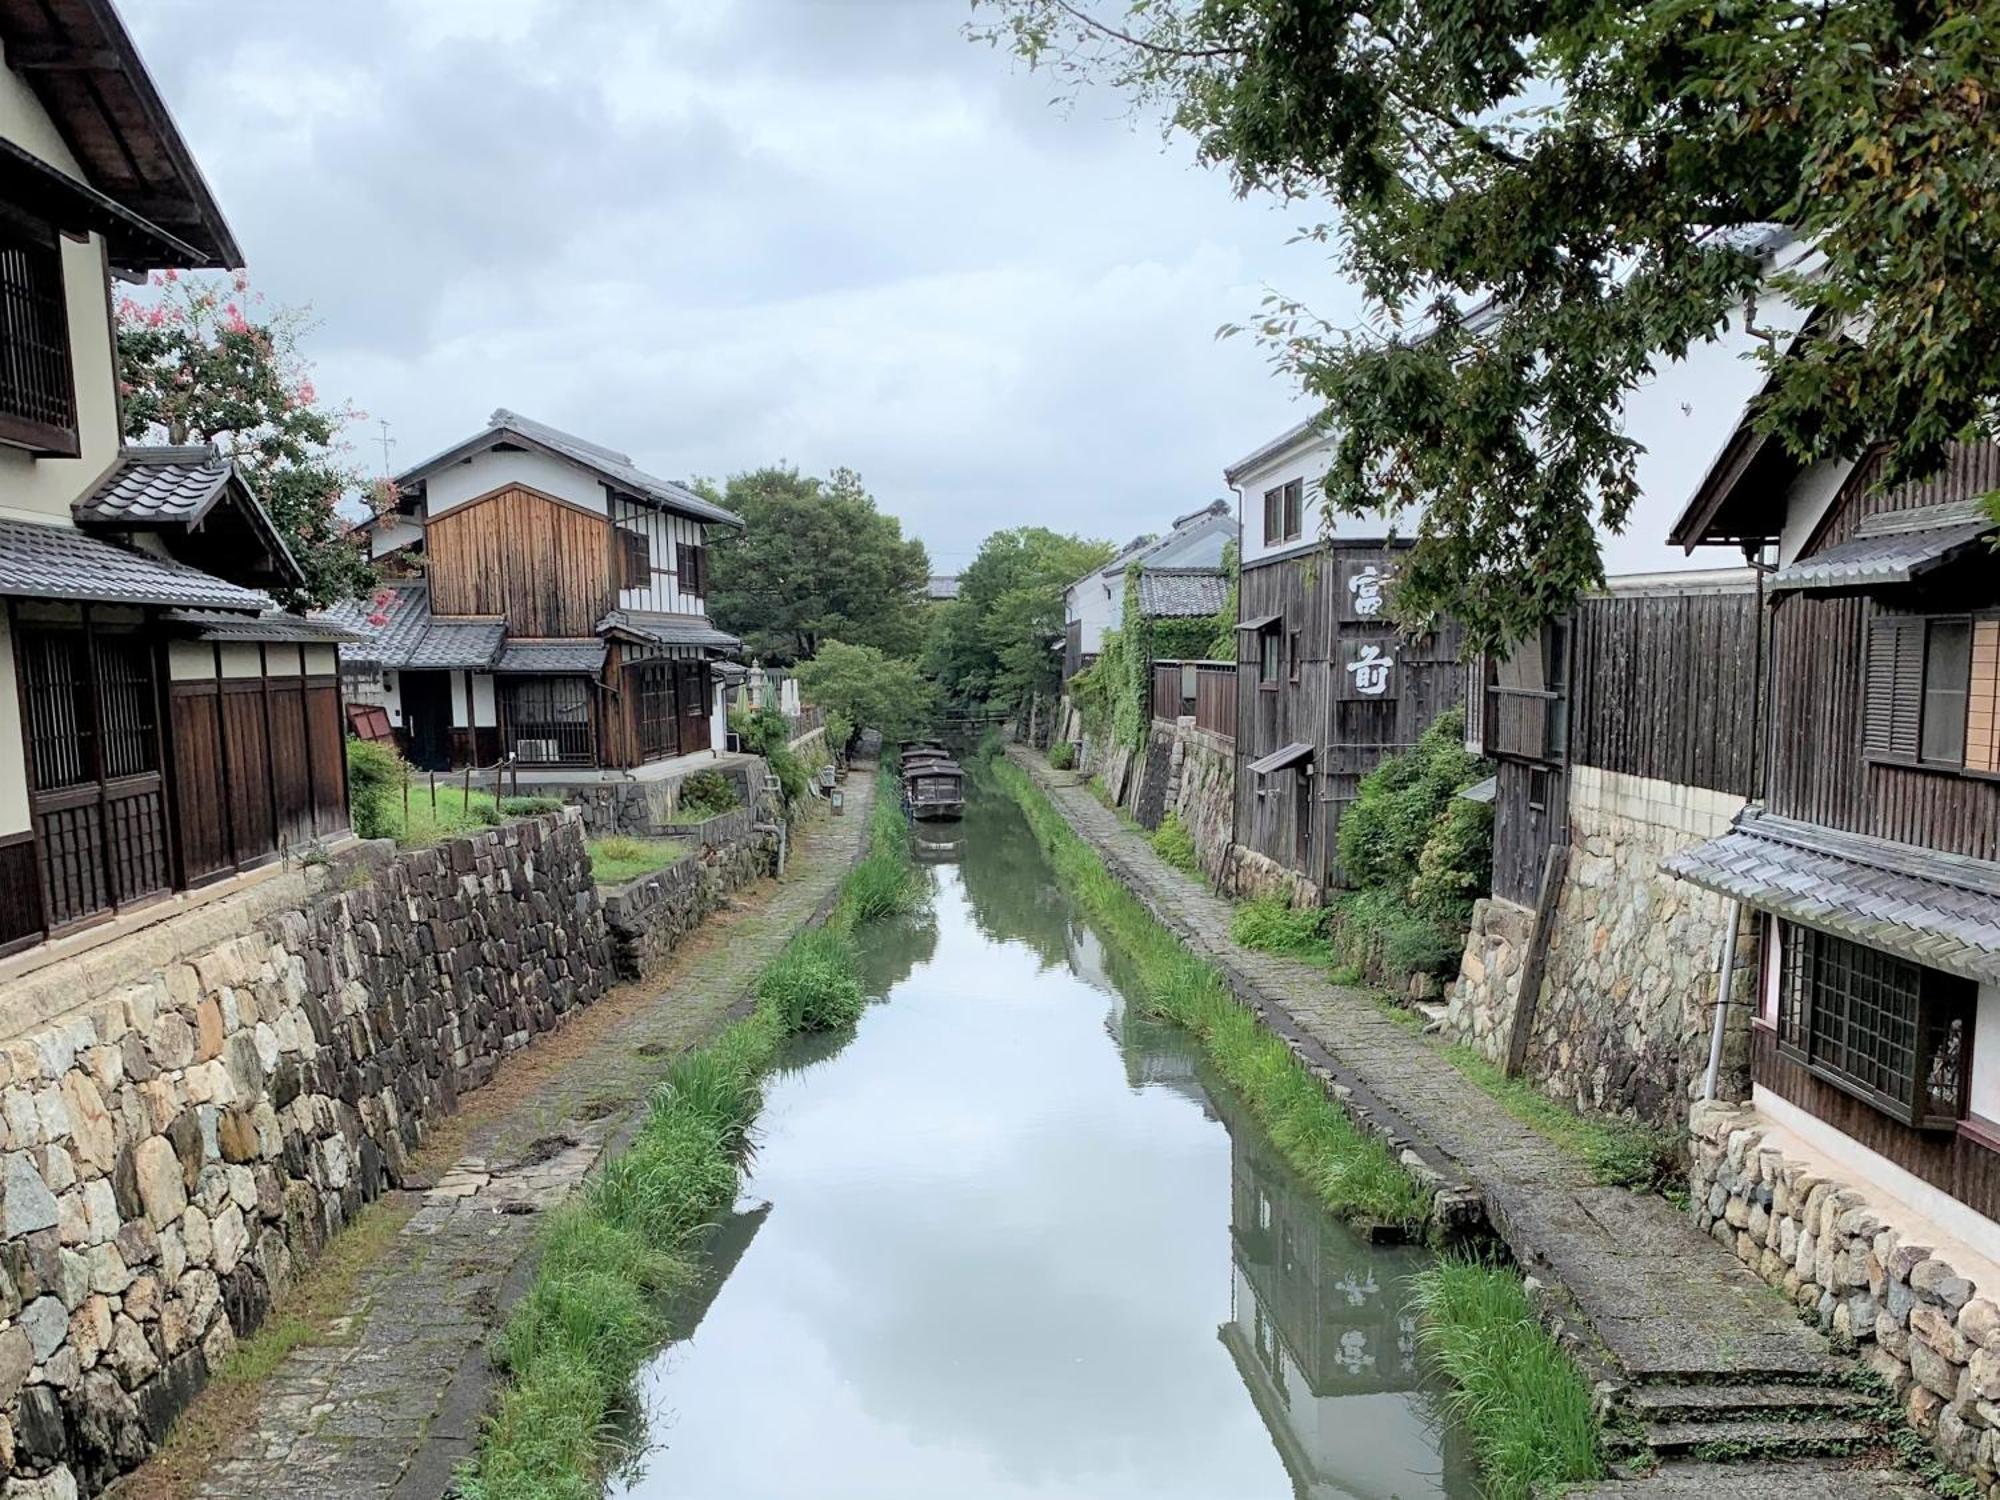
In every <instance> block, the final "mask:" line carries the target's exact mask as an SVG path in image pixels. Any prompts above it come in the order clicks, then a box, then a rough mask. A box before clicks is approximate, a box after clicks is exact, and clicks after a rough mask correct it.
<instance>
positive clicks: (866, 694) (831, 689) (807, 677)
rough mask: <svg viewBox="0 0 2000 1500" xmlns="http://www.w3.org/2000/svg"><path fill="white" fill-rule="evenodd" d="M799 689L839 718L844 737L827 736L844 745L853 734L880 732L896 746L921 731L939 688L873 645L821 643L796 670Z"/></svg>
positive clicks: (913, 665) (905, 661)
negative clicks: (844, 731) (859, 731)
mask: <svg viewBox="0 0 2000 1500" xmlns="http://www.w3.org/2000/svg"><path fill="white" fill-rule="evenodd" d="M794 670H795V671H796V673H797V676H798V679H799V687H800V688H801V689H802V690H803V691H804V692H805V695H806V696H807V697H808V698H810V699H811V700H812V701H813V702H814V703H816V704H818V705H819V706H820V707H821V708H823V709H825V710H826V711H827V714H828V716H829V722H831V720H832V718H833V717H834V716H838V718H839V720H840V721H841V723H842V724H844V725H845V726H846V730H847V732H846V733H845V734H839V735H836V736H831V737H832V738H836V739H838V740H839V742H840V743H842V744H845V743H846V742H847V739H848V736H849V735H851V734H852V733H853V732H854V731H855V730H857V729H875V730H879V731H881V735H882V738H883V739H884V740H885V741H887V742H889V743H891V744H897V743H900V742H902V741H904V740H907V739H910V738H911V737H913V736H914V735H915V734H916V733H917V732H918V731H919V730H921V729H923V728H925V727H926V726H927V725H928V724H929V722H930V717H931V714H932V712H933V710H934V708H935V700H936V697H937V689H936V687H935V685H934V684H933V683H932V682H931V681H930V680H929V679H928V678H926V677H925V676H924V675H923V673H922V672H921V671H920V670H919V669H918V667H917V664H916V663H915V662H914V661H911V660H909V659H908V658H906V657H897V656H887V655H884V654H883V653H882V652H880V651H878V650H876V649H875V648H874V647H873V646H850V645H848V644H847V643H846V642H844V641H823V642H821V644H820V648H819V650H818V652H817V653H816V654H814V655H813V656H812V657H811V658H810V659H808V660H806V661H802V662H800V663H799V664H798V666H797V667H796V668H795V669H794Z"/></svg>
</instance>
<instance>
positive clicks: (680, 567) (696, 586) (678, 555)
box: [674, 542, 708, 596]
mask: <svg viewBox="0 0 2000 1500" xmlns="http://www.w3.org/2000/svg"><path fill="white" fill-rule="evenodd" d="M674 562H675V567H676V570H677V572H678V574H679V582H680V586H681V592H683V593H687V594H699V595H703V596H706V595H707V593H708V548H706V547H697V546H695V545H694V544H693V543H692V542H682V543H681V544H680V546H679V548H678V549H677V550H676V552H675V555H674Z"/></svg>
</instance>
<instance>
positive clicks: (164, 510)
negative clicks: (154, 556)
mask: <svg viewBox="0 0 2000 1500" xmlns="http://www.w3.org/2000/svg"><path fill="white" fill-rule="evenodd" d="M234 473H235V468H234V466H233V465H232V464H230V462H229V461H228V460H227V459H225V458H223V457H221V456H220V455H219V454H217V453H216V451H215V449H213V448H211V447H209V446H207V445H206V444H203V445H201V446H198V447H182V448H128V449H127V450H126V451H125V454H124V456H123V458H122V460H121V461H120V462H119V464H118V465H117V467H115V468H114V469H112V471H111V472H110V473H109V474H106V475H105V476H104V478H102V479H100V480H99V481H98V482H97V488H96V489H94V490H92V491H91V492H90V493H89V494H88V495H86V496H84V498H83V499H81V500H79V501H78V502H77V503H76V517H77V519H78V520H79V521H89V522H95V523H97V524H100V525H103V524H123V525H127V526H150V525H158V524H160V523H163V522H164V523H169V524H173V525H182V526H185V525H191V524H192V523H194V522H195V521H198V520H200V519H201V518H202V516H203V515H205V514H206V513H207V511H208V509H209V507H210V506H212V505H214V504H215V502H216V500H217V499H218V498H220V496H221V494H222V492H223V490H224V489H226V488H227V487H228V485H229V480H230V477H231V476H232V475H233V474H234Z"/></svg>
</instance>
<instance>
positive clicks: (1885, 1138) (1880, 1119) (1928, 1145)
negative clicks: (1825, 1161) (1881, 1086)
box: [1752, 1024, 2000, 1219]
mask: <svg viewBox="0 0 2000 1500" xmlns="http://www.w3.org/2000/svg"><path fill="white" fill-rule="evenodd" d="M1752 1039H1753V1043H1754V1052H1753V1057H1752V1069H1753V1075H1754V1077H1755V1078H1756V1080H1757V1082H1758V1083H1760V1084H1762V1085H1763V1086H1764V1087H1765V1088H1768V1089H1770V1090H1771V1091H1772V1092H1773V1093H1776V1094H1778V1095H1780V1096H1782V1097H1783V1098H1785V1099H1788V1100H1790V1101H1791V1102H1792V1103H1793V1104H1796V1105H1797V1106H1798V1107H1799V1108H1801V1109H1803V1110H1805V1111H1806V1112H1807V1113H1809V1114H1811V1115H1813V1116H1814V1117H1815V1118H1817V1119H1821V1120H1824V1121H1826V1122H1827V1124H1829V1125H1831V1126H1833V1127H1834V1129H1836V1130H1838V1131H1839V1132H1840V1133H1841V1134H1842V1135H1846V1136H1850V1137H1852V1138H1853V1139H1854V1140H1857V1141H1859V1142H1860V1143H1861V1144H1862V1145H1864V1146H1866V1147H1867V1148H1868V1149H1869V1150H1870V1151H1873V1152H1875V1153H1876V1154H1878V1155H1880V1156H1886V1157H1887V1158H1888V1159H1889V1160H1890V1161H1892V1162H1894V1163H1895V1164H1896V1165H1897V1166H1899V1167H1901V1168H1902V1169H1903V1170H1904V1171H1906V1172H1909V1173H1911V1174H1912V1175H1913V1176H1916V1177H1920V1178H1922V1179H1923V1180H1924V1181H1925V1182H1928V1183H1929V1184H1930V1185H1931V1186H1932V1187H1935V1188H1938V1189H1939V1190H1941V1191H1943V1192H1946V1193H1949V1194H1950V1195H1951V1196H1952V1197H1954V1198H1956V1199H1957V1200H1958V1201H1959V1202H1960V1203H1963V1204H1965V1205H1967V1206H1968V1207H1970V1208H1972V1209H1974V1210H1976V1211H1977V1212H1979V1213H1982V1214H1985V1215H1986V1217H1988V1218H1989V1219H2000V1150H1995V1149H1994V1148H1993V1147H1992V1146H1989V1145H1986V1144H1984V1143H1983V1142H1981V1141H1979V1140H1976V1139H1974V1136H1973V1133H1972V1132H1971V1131H1969V1130H1966V1129H1964V1128H1961V1129H1960V1130H1959V1131H1958V1132H1956V1133H1953V1132H1950V1131H1937V1130H1913V1129H1912V1128H1911V1127H1909V1126H1908V1125H1905V1124H1902V1123H1901V1122H1900V1121H1897V1120H1893V1119H1891V1118H1890V1117H1889V1116H1888V1115H1886V1114H1884V1113H1882V1111H1881V1110H1879V1109H1876V1108H1875V1107H1874V1106H1873V1105H1871V1104H1867V1103H1864V1102H1863V1101H1862V1100H1860V1099H1857V1098H1856V1097H1855V1096H1854V1095H1852V1094H1850V1093H1848V1092H1847V1091H1846V1090H1844V1089H1840V1088H1837V1087H1835V1086H1834V1085H1833V1084H1831V1083H1828V1082H1826V1081H1825V1080H1824V1079H1822V1078H1820V1077H1818V1076H1817V1075H1816V1074H1814V1073H1813V1072H1812V1070H1811V1069H1810V1068H1808V1067H1807V1066H1806V1064H1805V1063H1803V1062H1801V1061H1799V1060H1798V1059H1797V1058H1795V1057H1790V1056H1787V1055H1786V1053H1785V1052H1784V1051H1783V1050H1782V1049H1780V1047H1779V1046H1778V1038H1777V1034H1776V1033H1775V1032H1774V1031H1772V1030H1771V1029H1770V1028H1769V1027H1768V1026H1764V1025H1761V1024H1760V1025H1758V1026H1757V1027H1756V1028H1755V1030H1754V1031H1753V1033H1752Z"/></svg>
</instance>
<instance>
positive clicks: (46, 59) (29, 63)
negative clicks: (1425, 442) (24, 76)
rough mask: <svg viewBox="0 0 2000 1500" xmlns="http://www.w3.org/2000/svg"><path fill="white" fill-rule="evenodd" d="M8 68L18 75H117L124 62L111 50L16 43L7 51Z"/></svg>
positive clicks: (52, 43) (45, 43)
mask: <svg viewBox="0 0 2000 1500" xmlns="http://www.w3.org/2000/svg"><path fill="white" fill-rule="evenodd" d="M7 66H8V67H10V68H12V69H13V70H14V71H15V72H17V73H115V72H117V71H118V70H119V68H120V67H122V66H123V63H122V62H121V61H120V59H119V56H118V54H117V53H116V52H113V51H112V50H111V49H110V48H109V47H80V46H78V45H77V44H76V43H74V42H15V43H13V44H12V45H10V46H9V47H8V48H7Z"/></svg>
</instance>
